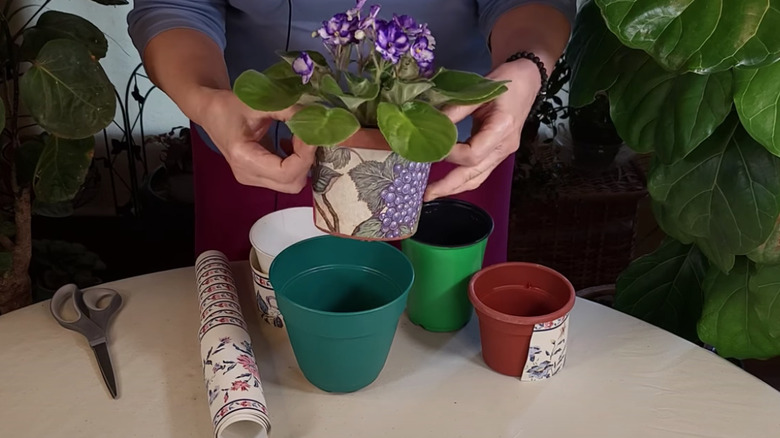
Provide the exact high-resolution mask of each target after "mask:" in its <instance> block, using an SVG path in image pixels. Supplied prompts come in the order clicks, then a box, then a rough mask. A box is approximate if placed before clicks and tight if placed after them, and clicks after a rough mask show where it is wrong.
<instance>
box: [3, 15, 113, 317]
mask: <svg viewBox="0 0 780 438" xmlns="http://www.w3.org/2000/svg"><path fill="white" fill-rule="evenodd" d="M95 2H96V3H99V4H104V5H125V4H127V1H126V0H95ZM49 3H50V2H49V1H47V2H44V4H43V5H42V6H39V7H38V8H37V10H35V11H34V12H33V13H32V15H31V17H30V18H29V20H27V21H26V22H24V24H22V25H21V27H17V26H12V23H11V20H10V18H11V17H13V16H14V15H16V14H17V13H18V12H19V11H20V10H21V9H22V8H29V5H28V6H24V5H19V7H18V8H17V9H16V10H11V5H12V2H6V3H5V6H4V7H3V8H2V9H1V10H0V55H2V57H0V67H2V68H0V150H1V151H2V153H1V154H0V156H1V157H2V159H0V168H1V169H2V172H1V173H2V175H3V176H4V178H3V180H2V182H0V184H3V186H4V189H5V191H6V192H8V193H10V194H12V201H11V202H10V204H11V205H3V206H2V207H3V210H4V211H10V212H12V215H10V216H6V217H4V216H0V230H7V231H8V232H3V233H0V313H6V312H8V311H11V310H14V309H16V308H18V307H21V306H24V305H26V304H28V303H29V302H30V301H31V297H32V294H31V285H30V276H29V266H30V257H31V252H32V235H31V229H30V222H31V217H32V214H33V211H34V208H33V207H34V205H55V204H57V203H62V202H64V201H69V200H71V199H73V197H75V196H76V195H77V194H78V192H79V190H80V189H81V186H82V184H83V182H84V179H85V177H86V175H87V171H88V170H89V166H90V163H91V162H92V156H93V152H94V148H95V139H94V134H96V133H98V132H100V131H101V130H102V129H103V128H105V127H106V126H108V124H109V123H111V122H112V121H113V119H114V113H115V111H116V100H115V90H114V87H113V85H112V84H111V82H110V81H109V79H108V77H107V76H106V73H105V71H104V70H103V68H102V66H101V64H100V60H101V59H102V58H104V57H105V56H106V53H107V51H108V42H107V40H106V38H105V36H104V35H103V32H102V31H101V30H100V29H98V28H97V27H96V26H95V25H94V24H92V23H91V22H89V21H88V20H86V19H84V18H83V17H80V16H78V15H75V14H70V13H65V12H60V11H56V10H46V11H45V12H44V8H45V7H47V6H48V5H49ZM6 176H7V177H6ZM11 231H12V232H11Z"/></svg>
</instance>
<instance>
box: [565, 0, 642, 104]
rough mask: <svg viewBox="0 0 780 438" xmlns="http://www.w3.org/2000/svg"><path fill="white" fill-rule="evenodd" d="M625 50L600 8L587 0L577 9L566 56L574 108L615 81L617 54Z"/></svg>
mask: <svg viewBox="0 0 780 438" xmlns="http://www.w3.org/2000/svg"><path fill="white" fill-rule="evenodd" d="M621 52H628V49H626V48H625V47H624V46H623V44H622V43H621V42H620V40H619V39H617V37H616V36H615V34H613V33H612V32H611V31H610V30H609V29H608V28H607V25H606V23H604V19H603V18H602V16H601V10H600V9H599V7H598V6H597V5H596V4H595V3H593V1H587V3H585V4H583V5H582V7H581V8H580V11H579V12H578V13H577V18H576V21H575V23H574V29H573V31H572V36H571V41H570V42H569V44H568V46H567V47H566V60H567V63H568V64H569V67H570V68H571V80H570V83H569V102H570V103H571V105H572V106H574V107H575V108H579V107H582V106H585V105H587V104H589V103H591V102H593V99H594V97H595V95H596V94H598V93H600V92H603V91H606V90H607V89H609V87H611V86H612V84H614V83H615V81H617V78H618V72H619V70H618V68H617V63H616V60H617V57H618V56H619V54H620V53H621Z"/></svg>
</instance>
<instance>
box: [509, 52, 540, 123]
mask: <svg viewBox="0 0 780 438" xmlns="http://www.w3.org/2000/svg"><path fill="white" fill-rule="evenodd" d="M518 59H527V60H529V61H531V62H533V63H534V64H536V66H537V67H538V68H539V75H540V76H541V77H542V86H541V88H540V89H539V94H537V95H536V100H534V105H533V106H532V107H531V112H530V113H528V117H529V118H530V117H532V116H534V115H536V112H537V111H539V107H540V106H541V105H542V101H543V100H544V98H545V97H547V80H548V77H547V69H546V68H545V67H544V63H543V62H542V60H541V59H539V57H538V56H536V55H534V53H533V52H525V51H523V52H517V53H515V54H514V55H512V56H510V57H509V58H507V59H506V62H512V61H517V60H518Z"/></svg>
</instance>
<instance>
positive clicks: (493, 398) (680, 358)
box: [0, 263, 780, 438]
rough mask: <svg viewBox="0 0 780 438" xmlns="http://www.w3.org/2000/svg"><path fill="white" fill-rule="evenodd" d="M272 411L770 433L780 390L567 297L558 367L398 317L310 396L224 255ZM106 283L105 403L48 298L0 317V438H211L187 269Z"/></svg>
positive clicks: (510, 429) (445, 423) (287, 418)
mask: <svg viewBox="0 0 780 438" xmlns="http://www.w3.org/2000/svg"><path fill="white" fill-rule="evenodd" d="M233 269H234V275H235V276H236V281H237V283H238V284H239V288H240V289H241V294H242V306H243V309H244V314H245V315H246V320H247V323H248V324H249V327H250V333H251V335H252V339H253V343H254V348H255V351H256V354H257V356H258V360H259V363H258V365H259V367H260V372H261V374H262V377H263V387H264V389H265V394H266V399H267V402H268V409H269V411H270V417H271V423H272V428H271V434H270V436H271V438H287V437H290V438H292V437H294V438H304V437H317V438H328V437H339V438H341V437H404V438H407V437H425V438H437V437H447V438H456V437H470V438H471V437H478V438H483V437H501V438H504V437H507V438H512V437H535V436H545V437H596V436H598V437H620V438H623V437H626V436H631V437H632V438H637V437H664V438H670V437H687V438H690V437H718V438H719V437H724V438H726V437H728V438H733V437H769V436H777V431H778V429H780V392H777V391H775V390H774V389H773V388H771V387H769V386H768V385H766V384H764V383H763V382H761V381H760V380H758V379H756V378H755V377H753V376H751V375H749V374H747V373H745V372H743V371H742V370H740V369H739V368H737V367H736V366H734V365H732V364H731V363H729V362H728V361H726V360H723V359H721V358H719V357H717V356H715V355H714V354H712V353H710V352H708V351H706V350H704V349H701V348H698V347H696V346H694V345H693V344H690V343H688V342H687V341H684V340H682V339H680V338H677V337H675V336H674V335H672V334H670V333H668V332H665V331H663V330H660V329H657V328H655V327H653V326H651V325H649V324H646V323H644V322H642V321H639V320H637V319H635V318H632V317H629V316H627V315H624V314H621V313H618V312H616V311H613V310H611V309H608V308H606V307H603V306H600V305H598V304H594V303H591V302H588V301H585V300H581V299H579V300H578V302H577V304H576V305H575V307H574V310H573V313H572V319H571V325H570V344H569V347H568V356H567V361H566V365H565V367H564V368H563V370H562V371H561V372H560V373H559V374H558V375H556V376H554V377H553V378H552V379H550V380H547V381H540V382H520V381H519V380H517V379H514V378H511V377H506V376H502V375H499V374H497V373H494V372H492V371H491V370H490V369H488V368H487V367H486V366H485V364H484V362H483V361H482V358H481V356H480V347H479V333H478V328H477V324H476V318H473V319H472V321H471V322H470V323H469V325H467V326H466V327H465V328H464V329H462V330H461V331H459V332H457V333H429V332H425V331H423V330H422V329H420V328H419V327H417V326H415V325H413V324H411V323H410V322H409V320H408V319H407V318H406V316H405V315H404V316H402V317H401V321H400V324H399V327H398V332H397V335H396V338H395V341H394V343H393V347H392V349H391V351H390V355H389V358H388V361H387V364H386V366H385V368H384V370H383V371H382V373H381V375H380V376H379V378H378V379H377V380H376V381H375V382H374V383H373V384H371V385H370V386H368V387H366V388H364V389H362V390H361V391H358V392H356V393H352V394H347V395H335V394H328V393H324V392H322V391H320V390H318V389H317V388H315V387H313V386H312V385H311V384H309V383H308V382H307V381H306V380H305V379H304V377H303V375H302V374H301V372H300V370H299V368H298V367H297V365H296V362H295V359H294V356H293V354H292V350H291V348H290V347H289V343H288V340H287V335H286V333H285V331H284V330H283V329H277V328H274V327H271V326H269V325H267V324H265V323H263V322H261V321H260V320H259V318H258V317H257V314H256V312H255V307H254V306H253V304H252V302H253V301H252V289H251V279H250V271H249V269H248V265H247V264H246V263H237V264H235V265H234V268H233ZM106 286H109V287H112V288H114V289H116V290H117V291H119V292H120V293H121V294H122V295H123V297H124V298H125V304H124V307H123V308H122V310H121V311H120V313H119V314H118V315H117V317H116V319H115V320H114V323H113V325H112V327H111V329H110V338H111V342H110V344H109V348H110V351H111V354H112V360H113V362H114V367H115V369H116V374H117V380H118V382H117V383H118V386H119V398H118V399H117V400H112V399H111V398H110V395H109V394H108V392H107V390H106V389H105V385H104V384H103V381H102V379H101V377H100V373H99V371H98V368H97V365H96V363H95V360H94V356H93V354H92V352H91V350H90V349H89V347H88V346H87V344H86V342H85V340H84V339H83V338H82V337H80V335H78V334H76V333H74V332H71V331H68V330H65V329H63V328H62V327H60V326H59V325H57V323H56V322H55V321H54V319H52V318H51V316H50V314H49V309H48V302H46V303H39V304H35V305H33V306H30V307H27V308H25V309H21V310H18V311H15V312H12V313H9V314H7V315H4V316H0V364H1V365H0V369H2V374H1V375H0V395H2V397H0V430H2V431H3V433H2V435H3V436H8V437H14V438H23V437H35V438H39V437H47V438H58V437H67V438H75V437H79V438H87V437H99V438H104V437H107V436H110V437H113V438H121V437H143V438H146V437H156V438H164V437H195V438H198V437H203V438H207V437H211V436H213V429H212V427H211V423H210V421H209V416H210V415H209V410H208V405H207V402H206V397H205V395H206V391H205V386H204V382H203V375H202V370H201V359H200V347H199V344H198V339H197V330H198V323H199V320H198V302H197V291H196V289H195V274H194V269H193V268H183V269H177V270H173V271H166V272H161V273H155V274H150V275H145V276H140V277H135V278H130V279H127V280H122V281H118V282H114V283H109V284H107V285H106Z"/></svg>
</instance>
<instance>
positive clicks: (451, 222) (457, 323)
mask: <svg viewBox="0 0 780 438" xmlns="http://www.w3.org/2000/svg"><path fill="white" fill-rule="evenodd" d="M492 232H493V220H492V218H491V217H490V215H489V214H488V213H487V212H486V211H485V210H483V209H481V208H479V207H477V206H476V205H474V204H471V203H468V202H465V201H460V200H455V199H441V200H436V201H431V202H427V203H425V204H423V207H422V211H421V213H420V223H419V224H418V226H417V232H416V233H415V235H414V236H412V238H410V239H406V240H404V241H403V242H401V248H402V250H403V252H404V254H406V256H407V257H408V258H409V260H410V261H411V262H412V266H414V272H415V280H414V285H413V286H412V290H411V292H409V299H408V302H407V308H406V313H407V315H408V317H409V320H410V321H412V322H413V323H414V324H416V325H419V326H421V327H422V328H424V329H425V330H428V331H433V332H451V331H455V330H459V329H461V328H462V327H463V326H465V325H466V324H467V323H468V322H469V320H470V319H471V315H472V314H473V311H474V307H473V306H472V305H471V302H469V298H468V285H469V280H470V279H471V276H472V275H474V274H475V273H476V272H477V271H479V270H480V269H482V263H483V259H484V256H485V247H486V246H487V240H488V237H489V236H490V234H491V233H492Z"/></svg>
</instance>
